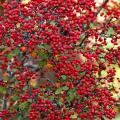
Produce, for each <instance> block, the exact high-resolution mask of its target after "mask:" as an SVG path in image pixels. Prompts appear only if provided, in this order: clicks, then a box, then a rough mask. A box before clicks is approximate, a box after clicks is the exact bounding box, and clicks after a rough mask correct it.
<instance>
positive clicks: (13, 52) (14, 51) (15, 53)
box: [7, 48, 20, 59]
mask: <svg viewBox="0 0 120 120" xmlns="http://www.w3.org/2000/svg"><path fill="white" fill-rule="evenodd" d="M19 52H20V50H19V49H18V48H16V49H15V50H13V51H12V52H11V53H9V54H8V55H7V56H8V58H9V59H11V58H13V57H14V56H16V55H18V54H19Z"/></svg>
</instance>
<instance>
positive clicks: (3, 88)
mask: <svg viewBox="0 0 120 120" xmlns="http://www.w3.org/2000/svg"><path fill="white" fill-rule="evenodd" d="M6 92H7V89H6V88H5V87H3V86H0V93H3V94H6Z"/></svg>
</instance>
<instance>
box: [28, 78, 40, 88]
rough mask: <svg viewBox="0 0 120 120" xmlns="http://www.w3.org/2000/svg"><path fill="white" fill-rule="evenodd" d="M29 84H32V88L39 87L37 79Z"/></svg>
mask: <svg viewBox="0 0 120 120" xmlns="http://www.w3.org/2000/svg"><path fill="white" fill-rule="evenodd" d="M29 84H30V86H32V87H36V86H37V85H38V82H37V80H36V79H31V80H30V81H29Z"/></svg>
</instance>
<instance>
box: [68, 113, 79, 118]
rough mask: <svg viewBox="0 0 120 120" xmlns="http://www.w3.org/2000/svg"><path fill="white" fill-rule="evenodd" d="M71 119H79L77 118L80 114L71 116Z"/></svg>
mask: <svg viewBox="0 0 120 120" xmlns="http://www.w3.org/2000/svg"><path fill="white" fill-rule="evenodd" d="M70 117H71V118H72V119H74V118H77V117H78V114H73V115H71V116H70Z"/></svg>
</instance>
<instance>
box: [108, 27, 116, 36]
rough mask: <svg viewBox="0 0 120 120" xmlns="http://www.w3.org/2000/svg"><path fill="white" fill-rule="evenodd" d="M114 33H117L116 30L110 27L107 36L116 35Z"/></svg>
mask: <svg viewBox="0 0 120 120" xmlns="http://www.w3.org/2000/svg"><path fill="white" fill-rule="evenodd" d="M114 33H115V31H114V29H113V28H112V27H110V28H109V29H108V31H107V33H106V34H107V35H114Z"/></svg>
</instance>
